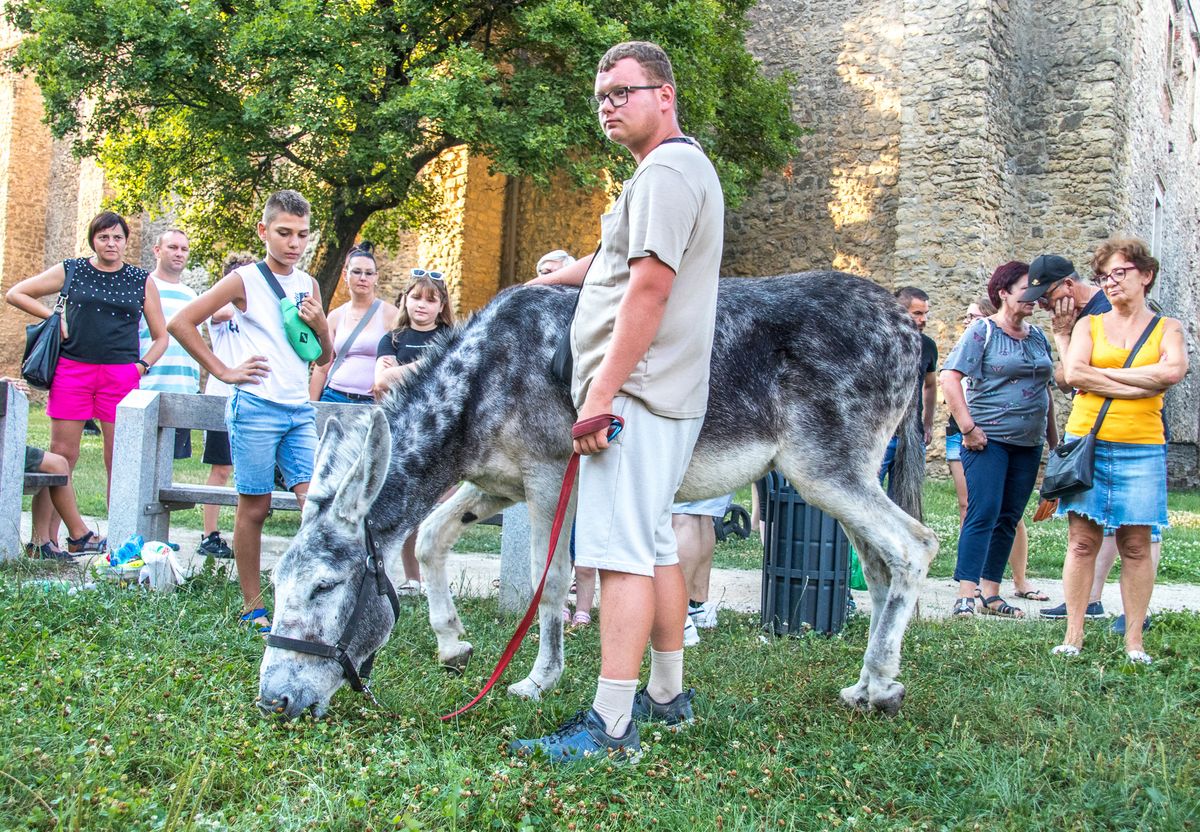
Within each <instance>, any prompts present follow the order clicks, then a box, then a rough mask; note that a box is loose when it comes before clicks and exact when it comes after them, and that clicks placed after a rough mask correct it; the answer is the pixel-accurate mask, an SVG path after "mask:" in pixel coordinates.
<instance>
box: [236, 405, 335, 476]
mask: <svg viewBox="0 0 1200 832" xmlns="http://www.w3.org/2000/svg"><path fill="white" fill-rule="evenodd" d="M225 425H226V426H227V427H228V428H229V450H230V455H231V456H232V457H233V479H234V482H235V483H236V484H237V491H238V493H239V494H270V493H271V492H272V491H273V490H275V466H276V465H278V466H279V469H280V470H281V471H282V472H283V482H284V485H286V486H287V488H288V489H289V490H291V489H292V488H294V487H295V486H296V485H298V484H300V483H302V482H308V481H310V480H311V479H312V473H313V463H314V460H315V458H316V454H317V411H316V410H315V409H313V406H312V405H311V404H309V403H308V402H304V403H303V404H295V405H291V404H279V403H277V402H272V401H268V400H267V399H264V398H260V397H259V396H255V395H253V394H251V393H247V392H246V391H245V390H242V389H241V388H236V389H235V390H234V391H233V393H232V394H231V395H230V396H229V401H228V402H226V404H225Z"/></svg>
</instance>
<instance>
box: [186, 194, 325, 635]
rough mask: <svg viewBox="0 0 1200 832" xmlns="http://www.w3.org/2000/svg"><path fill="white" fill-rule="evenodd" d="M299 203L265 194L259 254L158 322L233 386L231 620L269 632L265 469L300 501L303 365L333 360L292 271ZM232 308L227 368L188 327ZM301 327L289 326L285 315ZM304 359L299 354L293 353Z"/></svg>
mask: <svg viewBox="0 0 1200 832" xmlns="http://www.w3.org/2000/svg"><path fill="white" fill-rule="evenodd" d="M311 213H312V210H311V208H310V207H309V204H308V201H307V200H305V198H304V197H302V196H301V195H300V194H298V193H297V192H295V191H279V192H277V193H274V194H272V195H271V196H270V198H269V199H268V200H267V205H266V207H265V208H264V209H263V215H262V221H261V222H259V224H258V236H259V238H260V239H261V240H262V241H263V243H264V244H265V245H266V248H267V256H266V258H265V259H264V260H263V261H262V262H260V263H251V264H248V265H245V266H242V267H240V268H238V269H236V270H235V271H232V272H230V273H229V274H227V275H226V276H225V277H223V278H221V279H220V280H219V281H217V283H216V284H214V285H213V287H212V288H211V289H209V290H208V291H207V292H205V293H204V294H202V295H201V296H200V297H199V298H197V299H196V300H194V301H192V302H191V303H189V304H188V305H187V306H185V307H184V308H183V309H181V310H180V311H179V313H178V314H177V315H175V316H174V317H173V318H172V319H171V320H170V322H169V323H168V325H167V329H168V330H169V331H170V333H171V335H173V336H174V337H175V339H176V340H178V341H179V343H180V344H181V345H183V347H184V349H186V350H187V351H188V352H189V353H191V354H192V355H193V356H195V358H196V360H197V361H199V362H200V363H201V364H203V365H204V368H205V369H207V370H208V371H209V372H210V373H212V374H213V375H214V376H216V377H217V378H218V379H220V380H221V381H223V382H225V383H226V384H230V385H233V387H234V388H235V389H234V390H233V392H232V393H231V394H230V396H229V402H228V404H227V405H226V407H225V424H226V425H227V426H228V428H229V444H230V451H231V455H232V458H233V477H234V481H235V483H236V484H237V491H238V504H237V513H236V515H235V516H234V521H233V552H234V557H235V559H236V563H237V570H238V582H239V583H240V584H241V587H242V599H243V609H242V615H241V620H242V621H243V622H244V623H246V624H248V625H250V626H252V627H255V628H256V629H258V630H259V631H260V632H263V633H266V632H270V628H271V618H270V612H269V611H268V610H267V609H266V607H264V606H263V605H262V583H261V579H260V577H259V566H260V562H261V553H262V529H263V523H264V521H266V519H267V513H268V512H269V511H270V509H271V492H272V491H273V490H274V487H275V466H276V464H278V465H279V467H280V468H281V469H282V470H283V477H284V483H285V484H286V485H287V487H288V489H290V490H291V491H293V492H295V494H296V496H297V498H298V499H299V501H300V505H301V507H303V505H304V495H305V494H307V493H308V482H309V480H311V479H312V472H313V464H314V460H315V457H316V450H317V421H316V411H315V410H314V409H313V406H312V405H311V404H310V403H309V401H308V363H309V360H313V361H315V363H317V364H327V363H328V362H329V359H330V358H331V357H332V356H333V344H332V342H331V341H330V338H329V326H328V324H327V323H326V321H325V313H324V311H323V310H322V308H321V290H320V288H319V287H318V286H317V281H315V280H314V279H313V278H312V277H310V276H309V275H308V274H306V273H305V272H303V271H301V270H300V269H298V268H296V263H297V262H299V260H300V257H301V255H303V254H304V250H305V249H306V248H307V247H308V234H309V217H310V215H311ZM229 303H232V304H233V305H234V306H235V307H236V308H237V310H238V312H239V313H240V314H239V316H238V334H237V337H236V339H235V340H234V342H233V344H234V347H233V354H234V359H235V360H237V361H238V362H239V363H238V364H236V365H235V366H232V367H231V366H229V365H227V364H226V363H225V362H223V361H221V359H219V358H217V356H216V355H215V354H214V353H213V351H212V350H211V349H209V348H208V346H207V345H206V344H205V343H204V339H203V338H201V337H200V331H199V330H198V329H197V327H199V326H200V324H202V323H203V322H204V321H207V320H208V319H209V318H211V317H212V316H213V314H214V313H216V312H217V311H218V310H220V309H221V308H222V307H224V306H225V305H226V304H229ZM292 304H294V306H295V308H296V309H298V310H299V315H298V318H299V320H300V321H303V323H304V324H305V325H307V329H305V328H301V327H299V326H298V325H297V324H296V322H295V320H294V317H295V316H296V309H292V310H290V314H291V316H294V317H293V318H289V314H288V310H285V307H286V306H290V305H292ZM314 337H315V338H316V339H317V341H318V343H319V348H318V345H317V344H313V343H312V339H313V338H314ZM306 349H307V351H308V352H309V358H305V357H302V355H303V352H302V351H303V350H306Z"/></svg>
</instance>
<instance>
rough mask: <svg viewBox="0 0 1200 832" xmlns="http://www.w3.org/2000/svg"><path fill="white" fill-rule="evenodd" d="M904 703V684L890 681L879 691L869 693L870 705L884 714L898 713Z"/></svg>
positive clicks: (892, 714) (893, 714)
mask: <svg viewBox="0 0 1200 832" xmlns="http://www.w3.org/2000/svg"><path fill="white" fill-rule="evenodd" d="M902 704H904V685H902V684H900V683H899V682H892V683H891V684H889V685H888V686H887V687H885V688H884V689H883V691H882V692H880V693H875V694H872V695H871V707H872V708H873V709H874V710H876V711H879V712H880V713H881V714H883V715H884V716H895V715H896V714H898V713H900V706H901V705H902Z"/></svg>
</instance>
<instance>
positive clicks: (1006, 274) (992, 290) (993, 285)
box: [987, 260, 1029, 309]
mask: <svg viewBox="0 0 1200 832" xmlns="http://www.w3.org/2000/svg"><path fill="white" fill-rule="evenodd" d="M1027 274H1029V264H1028V263H1022V262H1021V261H1020V260H1010V261H1009V262H1007V263H1005V264H1004V265H1003V266H999V267H998V268H997V269H996V271H994V272H992V279H991V280H989V281H988V285H987V296H988V300H990V301H991V302H992V306H994V307H996V308H997V309H999V308H1000V307H1001V305H1002V304H1001V301H1000V292H1001V291H1005V292H1010V291H1012V287H1013V285H1014V284H1015V283H1016V282H1017V281H1018V280H1020V279H1021V278H1022V277H1024V276H1025V275H1027Z"/></svg>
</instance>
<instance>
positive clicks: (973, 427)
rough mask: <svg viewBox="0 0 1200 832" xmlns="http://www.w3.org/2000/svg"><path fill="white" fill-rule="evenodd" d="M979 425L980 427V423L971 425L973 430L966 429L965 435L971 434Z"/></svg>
mask: <svg viewBox="0 0 1200 832" xmlns="http://www.w3.org/2000/svg"><path fill="white" fill-rule="evenodd" d="M977 427H979V425H971V430H964V431H963V436H970V435H971V432H972V431H974V430H975V428H977Z"/></svg>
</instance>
